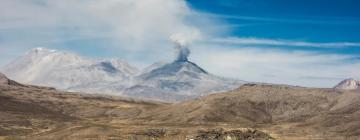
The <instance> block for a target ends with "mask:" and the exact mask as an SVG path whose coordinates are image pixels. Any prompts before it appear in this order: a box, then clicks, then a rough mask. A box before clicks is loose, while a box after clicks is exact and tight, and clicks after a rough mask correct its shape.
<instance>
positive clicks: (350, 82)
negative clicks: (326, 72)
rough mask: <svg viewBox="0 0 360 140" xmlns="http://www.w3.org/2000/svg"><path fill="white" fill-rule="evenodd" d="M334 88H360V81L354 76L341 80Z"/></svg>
mask: <svg viewBox="0 0 360 140" xmlns="http://www.w3.org/2000/svg"><path fill="white" fill-rule="evenodd" d="M334 88H335V89H343V90H360V81H359V80H355V79H353V78H348V79H345V80H343V81H341V82H340V83H339V84H337V85H336V86H335V87H334Z"/></svg>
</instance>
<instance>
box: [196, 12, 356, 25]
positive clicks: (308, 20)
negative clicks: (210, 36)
mask: <svg viewBox="0 0 360 140" xmlns="http://www.w3.org/2000/svg"><path fill="white" fill-rule="evenodd" d="M201 14H203V15H204V16H209V17H213V18H222V19H232V20H244V21H258V22H262V23H269V22H270V23H301V24H321V25H328V24H335V25H336V24H337V25H357V24H360V19H359V18H340V17H261V16H240V15H223V14H214V13H201Z"/></svg>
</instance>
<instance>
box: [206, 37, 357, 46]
mask: <svg viewBox="0 0 360 140" xmlns="http://www.w3.org/2000/svg"><path fill="white" fill-rule="evenodd" d="M209 42H211V43H219V44H232V45H265V46H269V45H271V46H295V47H317V48H341V47H360V42H328V43H321V42H305V41H293V40H283V39H263V38H239V37H228V38H215V39H212V40H210V41H209Z"/></svg>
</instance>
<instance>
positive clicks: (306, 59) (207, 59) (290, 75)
mask: <svg viewBox="0 0 360 140" xmlns="http://www.w3.org/2000/svg"><path fill="white" fill-rule="evenodd" d="M195 54H196V55H195ZM357 57H358V56H357V55H345V54H343V55H342V54H323V53H318V52H308V51H284V50H281V49H264V48H261V49H259V48H234V47H218V46H217V45H204V46H202V45H199V46H197V47H194V51H193V55H192V56H191V60H192V61H195V62H196V63H197V64H199V65H200V66H202V67H204V68H205V69H207V70H209V71H210V72H211V73H215V74H218V75H223V76H227V77H236V78H238V79H243V80H248V81H257V82H268V83H279V84H290V85H300V86H308V87H332V86H334V85H335V84H336V83H338V82H339V81H340V79H344V78H349V77H353V78H358V79H360V73H359V72H358V69H359V68H360V60H353V61H349V60H351V59H353V58H357ZM315 77H317V78H315ZM320 77H321V78H320Z"/></svg>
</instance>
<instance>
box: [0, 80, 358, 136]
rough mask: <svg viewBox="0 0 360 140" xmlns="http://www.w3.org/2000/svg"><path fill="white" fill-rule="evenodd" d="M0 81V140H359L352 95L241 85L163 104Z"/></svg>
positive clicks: (316, 90)
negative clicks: (196, 97)
mask: <svg viewBox="0 0 360 140" xmlns="http://www.w3.org/2000/svg"><path fill="white" fill-rule="evenodd" d="M0 77H1V78H0V100H1V101H0V139H64V140H65V139H66V140H67V139H134V140H136V139H139V140H142V139H160V140H161V139H169V140H170V139H171V140H174V139H175V140H176V139H179V140H184V139H194V140H205V139H206V140H208V139H210V140H211V139H212V140H221V139H226V140H229V139H231V140H234V139H259V140H262V139H354V140H356V139H359V138H360V93H359V92H358V91H354V90H350V91H347V90H336V89H314V88H304V87H294V86H287V85H271V84H258V83H254V84H252V83H249V84H245V85H243V86H241V87H239V88H238V89H235V90H232V91H229V92H225V93H218V94H212V95H209V96H204V97H201V98H198V99H193V100H189V101H185V102H180V103H172V104H170V103H163V102H156V101H147V100H137V99H131V98H124V97H116V96H105V95H96V94H79V93H69V92H64V91H58V90H55V89H54V88H47V87H37V86H30V85H23V84H19V83H17V82H15V81H12V80H9V79H7V78H6V77H5V76H4V75H0Z"/></svg>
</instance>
